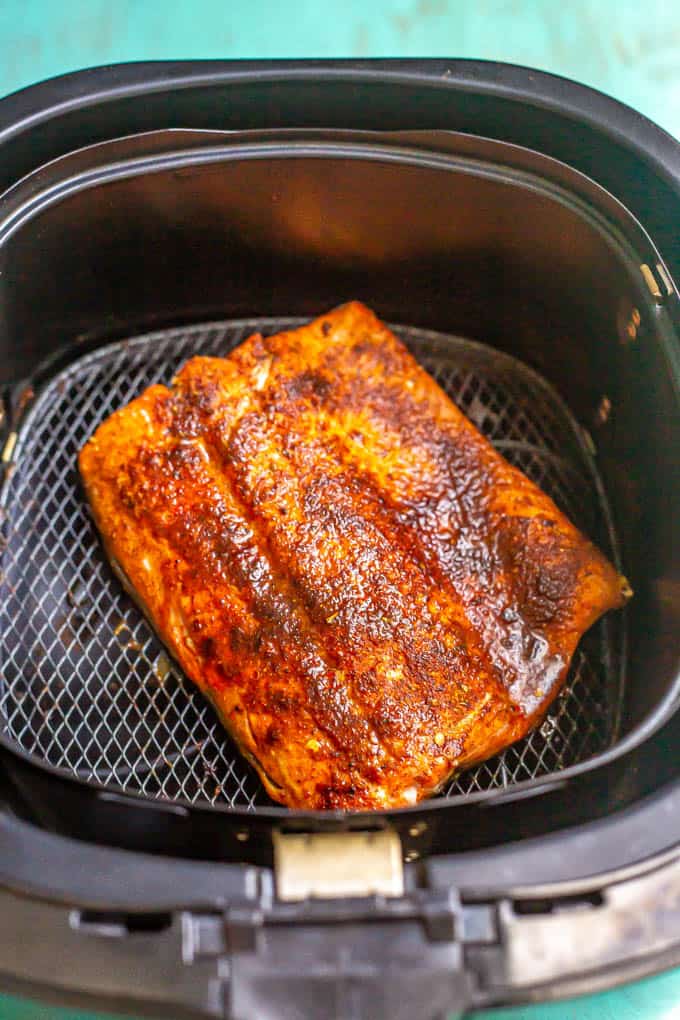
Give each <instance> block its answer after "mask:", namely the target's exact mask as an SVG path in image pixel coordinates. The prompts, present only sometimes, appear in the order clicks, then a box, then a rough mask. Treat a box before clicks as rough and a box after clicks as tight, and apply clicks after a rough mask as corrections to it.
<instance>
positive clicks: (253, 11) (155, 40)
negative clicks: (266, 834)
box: [0, 0, 680, 137]
mask: <svg viewBox="0 0 680 1020" xmlns="http://www.w3.org/2000/svg"><path fill="white" fill-rule="evenodd" d="M0 47H1V49H0V94H2V93H6V92H9V91H12V90H14V89H17V88H19V87H21V86H23V85H28V84H30V83H31V82H34V81H37V80H39V79H41V78H47V77H50V76H51V75H55V74H60V73H62V72H64V71H68V70H73V69H75V68H80V67H87V66H89V65H92V64H100V63H108V62H111V61H119V60H143V59H162V58H175V57H257V56H259V57H281V56H287V57H308V56H329V57H330V56H333V57H340V56H361V57H365V56H460V57H482V58H486V59H491V60H507V61H511V62H513V63H518V64H527V65H531V66H533V67H538V68H543V69H545V70H549V71H554V72H556V73H558V74H563V75H566V76H568V77H572V78H577V79H578V80H580V81H583V82H585V83H586V84H588V85H592V86H595V87H596V88H599V89H602V90H603V91H605V92H608V93H610V94H611V95H614V96H616V97H617V98H618V99H622V100H623V101H625V102H627V103H629V104H631V105H632V106H635V107H636V108H637V109H639V110H641V111H642V112H644V113H646V114H647V115H648V116H649V117H651V118H652V119H653V120H656V121H657V122H658V123H659V124H661V125H662V126H663V127H665V128H666V129H667V130H669V131H671V132H672V133H674V134H675V135H676V136H678V137H680V4H678V2H677V0H646V2H645V3H640V2H639V0H636V2H634V3H631V2H627V0H618V2H617V0H562V2H559V0H469V2H468V0H324V2H323V3H322V2H321V0H298V2H296V3H292V4H285V3H283V2H281V0H247V2H243V0H174V2H168V0H87V2H85V0H0Z"/></svg>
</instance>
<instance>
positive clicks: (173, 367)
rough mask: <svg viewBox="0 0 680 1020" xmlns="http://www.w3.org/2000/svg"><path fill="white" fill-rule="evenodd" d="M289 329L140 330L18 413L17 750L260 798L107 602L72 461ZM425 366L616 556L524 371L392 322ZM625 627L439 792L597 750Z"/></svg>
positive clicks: (587, 468) (193, 704) (14, 516)
mask: <svg viewBox="0 0 680 1020" xmlns="http://www.w3.org/2000/svg"><path fill="white" fill-rule="evenodd" d="M300 321H301V320H291V319H252V320H240V321H235V322H231V323H212V324H207V325H204V326H198V327H182V328H180V329H176V330H166V331H163V332H156V333H151V334H149V335H147V336H143V337H140V338H137V339H130V340H123V341H118V342H117V343H114V344H113V345H107V346H104V347H102V348H98V349H96V350H95V351H94V352H92V353H90V354H86V355H82V356H80V357H78V358H76V360H75V361H74V362H72V363H70V364H69V365H68V367H67V368H65V369H63V370H62V371H60V372H57V373H56V374H55V375H53V376H52V378H51V379H50V381H49V383H47V385H46V386H45V387H44V388H43V390H42V392H41V393H40V395H39V397H38V398H37V399H36V400H35V402H34V404H33V405H32V407H31V410H30V412H29V413H27V414H26V415H25V416H24V418H23V420H22V424H21V427H20V430H19V434H18V438H17V440H16V442H15V445H14V450H13V455H12V456H13V463H14V470H13V471H12V472H11V473H10V474H9V476H8V478H7V479H6V484H5V486H4V488H3V489H2V490H0V507H2V508H3V510H4V521H3V536H4V538H3V541H4V555H3V571H2V577H1V578H0V607H1V608H0V663H2V687H0V715H1V717H2V719H3V721H4V725H5V728H6V733H7V735H8V737H9V739H11V740H13V741H14V742H15V743H16V744H17V745H18V746H19V747H20V748H22V749H23V750H25V751H27V752H29V753H32V754H34V755H36V756H40V757H43V758H44V759H45V760H46V761H47V762H49V763H50V764H52V765H54V766H56V767H58V768H64V769H67V770H72V771H73V772H74V773H75V774H76V775H78V776H80V777H81V778H84V779H96V780H98V781H99V782H100V783H102V784H103V785H105V786H107V787H109V788H117V789H119V790H129V791H132V792H136V793H139V794H143V795H147V796H153V797H164V798H167V799H172V800H176V799H178V798H180V799H182V800H184V801H189V802H192V803H194V802H205V803H210V804H213V803H215V802H221V803H224V804H227V805H229V806H231V807H234V806H244V807H250V808H252V807H254V806H255V805H256V804H257V803H266V795H265V794H264V791H263V790H262V788H261V784H260V783H259V781H258V779H257V777H256V774H255V773H254V771H253V770H252V769H251V768H249V767H248V765H247V764H246V762H245V761H244V759H243V758H242V757H241V756H240V755H239V754H238V752H237V751H236V749H235V748H234V746H233V745H232V744H231V742H230V741H229V740H228V738H227V737H226V735H225V733H224V731H223V728H222V727H221V725H220V724H219V722H218V721H217V719H216V717H215V715H214V712H213V711H212V710H211V709H210V708H209V707H208V705H207V704H206V703H205V702H204V700H203V699H202V698H201V696H200V694H199V693H198V692H194V691H193V690H192V689H191V684H189V683H188V682H187V681H186V680H185V679H184V678H183V676H182V674H181V671H179V670H178V668H177V667H176V666H175V665H174V664H172V663H171V662H170V660H169V658H168V656H167V654H165V653H164V651H163V649H162V646H161V645H160V644H159V642H158V639H157V638H156V637H155V636H154V634H153V631H152V630H151V628H150V626H149V624H148V623H147V621H146V620H145V619H144V617H143V615H142V614H141V613H140V611H139V610H138V609H137V608H136V607H135V606H134V605H133V604H132V603H131V601H130V599H129V597H128V596H126V595H125V594H124V592H123V591H122V590H121V589H120V586H119V584H118V582H117V581H116V579H115V578H114V577H113V575H112V572H111V570H110V568H109V567H108V565H107V563H106V562H105V558H104V556H103V554H102V551H101V549H100V545H99V542H98V540H97V536H96V530H95V528H94V525H93V523H92V522H91V519H90V516H89V513H88V511H87V507H86V503H85V500H84V498H83V494H82V492H81V489H80V486H79V484H78V478H77V469H76V457H77V453H78V451H79V449H80V448H81V447H82V445H83V444H84V443H85V441H86V440H87V439H88V437H89V436H90V435H91V434H92V432H93V431H94V429H95V428H96V427H97V425H98V424H99V423H100V422H101V421H102V420H103V419H104V418H105V417H107V416H108V415H109V414H110V413H112V412H113V411H114V410H115V409H116V408H118V407H121V406H123V405H124V404H126V403H128V402H129V401H130V400H131V399H132V398H133V397H134V396H136V395H137V394H138V393H139V392H140V390H141V389H142V388H143V387H146V386H148V385H151V384H152V383H157V382H164V383H166V384H167V383H168V382H169V381H170V380H171V379H172V377H173V376H174V375H175V373H176V372H177V371H178V369H179V368H180V366H181V365H182V364H183V362H184V361H185V360H186V359H187V358H188V357H190V356H192V355H193V354H209V355H220V354H222V355H223V354H225V353H227V352H228V351H229V350H230V349H231V348H233V347H234V346H235V345H236V344H238V343H239V342H241V341H242V340H243V339H244V338H245V337H246V336H249V335H250V334H252V333H254V332H260V333H262V334H263V335H267V334H269V333H272V332H274V331H278V330H280V329H287V328H291V327H293V326H295V325H299V324H300ZM396 331H397V333H398V334H399V335H400V336H401V337H402V339H404V340H405V341H406V342H407V343H408V344H409V346H410V347H411V349H412V351H413V352H414V354H415V355H416V356H417V357H419V359H420V361H421V363H422V364H423V365H424V366H425V367H426V368H427V369H428V370H429V371H430V372H431V373H432V375H433V376H434V378H435V379H437V380H438V381H439V382H440V383H441V384H442V385H443V386H444V388H445V389H446V391H447V392H448V393H449V394H450V396H451V397H452V398H453V399H454V400H456V401H457V403H458V404H459V406H461V407H462V408H463V409H464V410H465V411H466V413H467V414H468V415H469V416H470V418H471V419H472V420H473V421H474V422H475V423H476V424H477V425H478V427H479V428H480V429H481V430H482V432H483V433H484V434H486V435H487V437H488V438H489V439H490V440H491V441H492V442H493V443H494V444H495V446H496V448H497V449H498V450H500V451H501V452H502V453H503V454H504V455H505V456H506V457H508V458H509V460H510V461H511V462H512V463H514V464H516V465H517V467H519V468H521V469H522V470H524V471H525V473H526V474H528V475H529V477H530V478H532V480H533V481H535V482H536V483H537V484H538V485H541V486H542V487H543V489H544V490H545V491H546V492H548V494H549V495H550V496H552V498H553V499H555V500H556V502H557V503H558V505H560V506H561V507H562V509H563V510H564V511H565V512H566V513H567V514H568V515H569V516H570V517H571V519H572V520H573V521H574V522H575V523H577V524H578V525H579V526H580V527H581V528H582V529H583V530H584V531H585V532H586V533H587V534H589V535H591V536H592V537H593V539H594V540H596V541H597V542H598V544H599V545H600V546H601V548H603V549H604V550H605V551H606V552H607V553H608V555H609V556H611V557H613V558H614V559H615V560H616V559H617V558H618V556H617V550H616V542H615V537H614V534H613V528H612V525H611V519H610V513H609V508H608V506H607V504H606V499H605V495H604V491H603V487H602V484H601V482H600V479H599V477H598V475H597V469H596V465H595V461H594V458H593V456H592V454H591V452H590V450H589V449H588V447H587V446H586V444H585V440H584V438H583V432H582V430H581V429H580V428H579V426H578V424H577V423H576V422H575V421H574V420H573V419H572V418H571V417H570V415H569V413H568V411H567V409H566V407H564V405H563V404H562V402H561V400H560V399H559V397H558V396H557V394H556V393H555V392H554V391H553V390H552V389H551V387H549V386H548V385H547V384H546V383H544V382H543V381H542V380H541V379H540V377H538V376H536V375H535V374H534V373H533V372H531V371H530V370H529V369H528V368H527V367H526V366H524V365H523V364H522V363H521V362H519V361H516V360H515V359H513V358H511V357H509V356H508V355H502V354H500V353H498V352H497V351H494V350H492V349H491V348H486V347H483V346H482V345H480V344H474V343H472V342H471V341H466V340H463V339H460V338H455V337H447V336H443V335H441V334H437V333H432V332H429V331H426V330H418V329H414V328H405V327H396ZM622 623H623V620H622V617H621V615H619V616H618V617H613V618H605V619H603V620H601V621H600V622H599V623H598V625H597V626H596V627H595V628H594V629H593V631H592V632H591V633H590V634H589V635H588V636H587V638H586V639H585V640H584V641H583V642H582V645H581V646H580V647H579V649H578V651H577V653H576V656H575V658H574V662H573V666H572V669H571V672H570V675H569V678H568V681H567V683H566V684H565V687H564V690H563V692H562V694H561V695H560V697H559V698H558V699H557V701H556V703H555V705H554V706H553V707H552V709H551V711H550V712H549V714H548V716H547V717H546V719H545V720H544V722H543V724H542V725H541V726H540V728H539V729H537V730H535V731H534V732H532V733H531V734H530V735H529V736H528V737H527V738H526V739H524V740H523V741H521V742H520V743H519V744H517V745H515V746H514V747H512V748H510V749H508V750H507V751H506V752H505V753H503V754H502V755H500V756H499V757H498V758H495V759H492V760H491V761H489V762H485V763H483V764H481V765H479V766H478V767H476V768H475V769H472V770H469V771H468V772H466V773H463V774H462V775H461V776H459V777H458V778H456V779H455V780H453V781H452V782H451V783H450V784H449V786H448V788H447V789H446V790H444V791H443V796H445V797H452V796H455V795H457V794H465V793H467V792H471V791H475V790H488V789H493V788H501V789H507V788H508V787H510V786H511V785H513V784H514V783H516V782H521V781H522V780H530V779H535V778H537V777H539V776H543V775H549V774H551V773H553V772H556V771H559V770H561V769H563V768H565V767H566V766H568V765H573V764H576V763H578V762H581V761H585V760H587V759H588V758H590V757H591V756H592V755H595V754H598V753H599V752H602V751H604V750H606V749H607V748H608V747H609V746H610V745H611V744H612V743H613V742H614V741H615V740H616V736H617V729H618V718H619V714H620V708H621V702H622V697H623V680H624V677H623V675H622V669H623V665H624V662H623V654H622V653H623V648H622V642H623V626H622Z"/></svg>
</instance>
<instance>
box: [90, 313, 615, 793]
mask: <svg viewBox="0 0 680 1020" xmlns="http://www.w3.org/2000/svg"><path fill="white" fill-rule="evenodd" d="M79 468H80V473H81V476H82V479H83V483H84V486H85V491H86V494H87V497H88V499H89V502H90V506H91V508H92V512H93V515H94V519H95V521H96V524H97V526H98V528H99V531H100V533H101V536H102V539H103V541H104V545H105V548H106V551H107V553H108V555H109V557H110V559H111V560H112V562H113V563H114V565H115V567H116V569H117V571H118V573H119V575H120V576H121V577H122V579H123V581H124V583H125V585H126V587H127V588H128V590H129V591H130V592H131V594H132V595H133V596H134V597H135V598H136V600H137V601H138V603H139V604H140V605H141V606H142V608H143V609H144V611H145V613H146V614H147V616H148V618H149V620H150V621H151V623H152V624H153V626H154V628H155V630H156V632H157V633H158V635H159V637H160V638H161V640H162V641H163V642H164V643H165V645H166V646H167V647H168V649H169V650H170V652H171V653H172V655H173V656H174V657H175V659H176V660H177V662H178V663H179V664H180V665H181V667H182V669H183V670H184V672H185V673H186V674H187V676H188V677H190V679H191V680H192V681H193V682H194V683H195V684H196V685H197V686H198V687H199V688H200V690H201V691H202V692H203V693H204V695H205V696H206V697H208V698H209V699H210V701H211V702H212V704H213V705H214V707H215V709H216V710H217V712H218V714H219V716H220V719H221V720H222V722H223V724H224V726H225V727H226V729H227V730H228V731H229V733H230V734H231V736H232V737H233V739H234V740H235V741H236V743H237V745H238V747H239V749H240V751H241V752H242V753H243V755H244V756H245V757H246V758H247V759H248V760H249V761H250V762H251V763H252V764H253V765H254V766H255V768H256V769H257V771H258V772H259V774H260V776H261V778H262V782H263V784H264V786H265V788H266V790H267V792H268V793H269V795H270V796H271V797H272V798H273V799H274V800H277V801H280V802H281V803H283V804H286V805H288V806H289V807H292V808H301V809H327V808H328V809H330V808H333V809H353V810H355V809H356V810H364V809H374V808H393V807H399V806H402V805H408V804H413V803H415V802H417V801H419V800H420V799H422V798H424V797H427V796H429V795H431V794H433V793H434V792H436V791H437V790H438V789H439V788H440V787H441V786H442V785H443V784H444V783H445V782H446V781H447V779H449V778H450V777H451V776H452V774H454V773H455V772H457V771H459V770H461V769H462V768H464V767H467V766H470V765H472V764H474V763H477V762H480V761H483V760H484V759H486V758H489V757H490V756H492V755H494V754H496V753H498V752H499V751H501V750H502V749H503V748H505V747H507V746H508V745H509V744H511V743H513V742H514V741H516V740H518V739H519V738H521V737H523V736H525V734H526V733H527V732H528V731H529V730H530V729H531V728H532V727H533V726H534V725H535V724H536V723H537V722H538V721H539V720H540V719H541V718H542V717H543V715H544V714H545V712H546V709H547V708H548V706H549V705H550V703H551V701H552V700H553V699H554V697H555V696H556V694H557V693H558V691H559V690H560V687H561V685H562V683H563V681H564V678H565V676H566V674H567V671H568V667H569V663H570V660H571V657H572V655H573V653H574V650H575V648H576V645H577V643H578V641H579V639H580V637H581V635H582V634H583V633H584V631H586V630H587V628H589V627H590V626H591V624H593V623H594V621H595V620H597V619H598V617H599V616H600V615H601V614H602V613H604V612H605V611H606V610H609V609H612V608H614V607H618V606H621V605H622V604H623V603H624V602H625V600H626V598H627V597H628V596H629V594H630V589H629V588H628V585H627V583H626V581H625V578H623V577H621V576H620V575H619V574H618V573H617V571H616V570H615V569H614V567H613V566H612V565H611V564H610V563H609V562H608V561H607V560H606V559H605V557H604V556H603V555H602V554H601V553H600V552H599V551H598V550H597V549H596V548H595V547H594V546H593V545H592V544H591V543H590V542H589V541H588V540H587V539H586V538H585V537H584V536H583V535H581V534H580V533H579V531H578V530H577V529H576V528H575V527H574V526H573V525H572V524H571V523H570V522H569V520H568V519H567V518H566V517H565V516H564V514H563V513H561V511H560V510H558V508H557V507H556V506H555V504H554V503H553V502H552V500H550V499H549V498H548V496H546V495H545V494H544V493H543V492H542V491H541V490H540V489H539V488H538V487H537V486H536V485H534V484H533V483H532V482H530V481H529V480H528V479H527V478H526V477H525V476H524V475H523V474H522V473H521V472H520V471H519V470H517V469H516V468H514V467H512V466H511V465H510V464H508V463H507V461H505V460H504V459H503V457H502V456H501V455H500V454H499V453H497V452H496V451H495V450H494V449H493V447H492V446H491V445H490V444H489V443H488V442H487V441H486V440H485V439H484V438H483V437H482V436H481V434H480V433H479V432H478V431H477V429H476V428H475V427H474V426H473V425H472V423H471V422H470V421H469V420H468V419H467V418H466V417H465V416H464V415H463V414H462V413H461V412H460V411H459V410H458V409H457V408H456V407H455V405H454V404H453V403H452V402H451V400H450V399H449V398H448V397H447V396H446V394H445V393H444V392H443V391H442V390H441V389H440V388H439V386H438V385H437V384H436V383H435V382H434V380H433V379H432V378H431V377H430V376H429V375H428V374H427V372H425V371H424V370H423V369H422V368H421V367H420V366H419V365H418V364H417V362H416V361H415V360H414V358H413V357H412V356H411V354H410V353H409V352H408V351H407V350H406V348H405V347H404V345H403V344H402V343H401V342H400V341H399V340H398V339H397V338H396V337H395V336H394V335H393V334H392V333H391V332H390V330H389V329H387V328H386V327H385V326H384V325H383V324H382V323H381V322H380V321H379V320H378V319H377V318H376V317H375V315H374V314H373V313H372V312H371V311H370V310H369V309H368V308H366V307H365V306H364V305H362V304H359V303H357V302H352V303H350V304H346V305H343V306H342V307H340V308H336V309H335V310H334V311H331V312H329V313H328V314H327V315H323V316H321V317H320V318H318V319H316V320H315V321H314V322H312V323H310V324H309V325H307V326H303V327H301V328H299V329H294V330H291V331H289V332H283V333H279V334H277V335H276V336H270V337H266V338H263V337H262V336H259V335H255V336H252V337H250V338H249V339H248V340H246V341H245V342H244V343H243V344H241V345H240V346H239V347H238V348H237V349H235V350H234V351H233V352H232V353H231V354H230V355H229V356H228V357H226V358H211V357H195V358H192V359H191V360H190V361H188V362H187V363H186V364H185V365H184V367H183V368H182V369H181V371H180V372H179V374H178V375H177V376H176V378H175V379H174V380H173V384H172V387H171V388H167V387H165V386H151V387H150V388H149V389H147V390H146V391H145V392H144V393H142V394H141V396H139V397H137V399H135V400H133V401H132V403H130V404H129V405H128V406H127V407H124V408H122V409H121V410H119V411H116V412H115V413H114V414H112V415H111V416H110V417H109V418H108V419H107V420H106V421H104V422H103V424H101V425H100V426H99V428H98V429H97V431H96V432H95V433H94V435H93V436H92V438H91V439H90V440H89V441H88V442H87V443H86V445H85V446H84V447H83V449H82V450H81V452H80V455H79Z"/></svg>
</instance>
